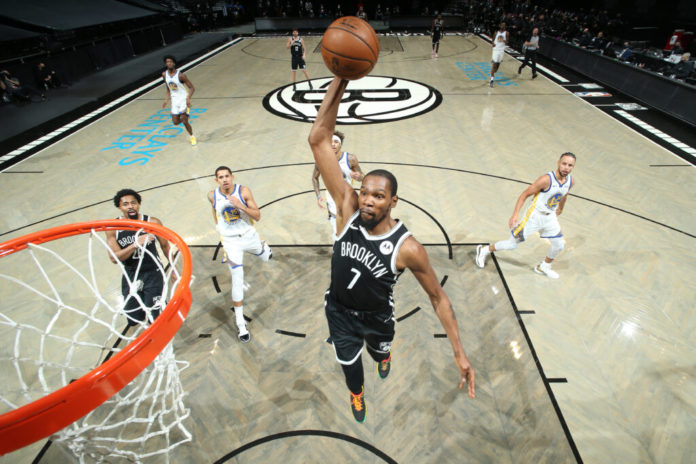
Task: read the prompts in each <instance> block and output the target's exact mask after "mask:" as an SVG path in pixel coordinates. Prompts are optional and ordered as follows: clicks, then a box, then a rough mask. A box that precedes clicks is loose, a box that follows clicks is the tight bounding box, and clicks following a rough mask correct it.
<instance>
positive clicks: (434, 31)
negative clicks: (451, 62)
mask: <svg viewBox="0 0 696 464" xmlns="http://www.w3.org/2000/svg"><path fill="white" fill-rule="evenodd" d="M444 32H445V30H444V22H443V21H442V15H441V14H438V15H437V18H435V19H433V27H432V28H431V29H430V35H431V36H432V39H433V52H432V56H433V57H434V58H437V54H438V53H439V52H440V38H441V36H442V35H443V34H444Z"/></svg>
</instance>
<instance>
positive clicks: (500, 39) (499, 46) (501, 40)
mask: <svg viewBox="0 0 696 464" xmlns="http://www.w3.org/2000/svg"><path fill="white" fill-rule="evenodd" d="M506 36H507V31H506V32H500V31H497V32H496V33H495V39H493V43H494V44H495V47H494V48H495V49H496V50H505V37H506Z"/></svg>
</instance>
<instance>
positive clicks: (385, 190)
mask: <svg viewBox="0 0 696 464" xmlns="http://www.w3.org/2000/svg"><path fill="white" fill-rule="evenodd" d="M347 83H348V81H346V80H343V79H339V78H337V77H336V78H334V80H333V82H331V85H330V86H329V87H328V89H327V91H326V95H325V96H324V100H323V102H322V104H321V107H320V109H319V112H318V114H317V118H316V120H315V121H314V125H313V126H312V130H311V132H310V134H309V144H310V146H311V148H312V152H313V154H314V160H315V162H316V165H317V168H318V169H319V172H320V173H321V176H322V178H323V179H324V184H325V185H326V188H327V190H328V191H329V193H330V194H331V196H332V197H333V199H334V201H335V202H336V227H337V229H338V231H339V234H338V237H337V239H336V241H335V242H334V245H333V256H332V257H331V284H330V286H329V290H328V291H327V292H326V296H325V301H324V305H325V313H326V319H327V321H328V325H329V333H330V339H331V342H332V344H333V347H334V351H335V353H336V360H337V361H338V362H339V363H340V364H341V367H342V368H343V372H344V374H345V378H346V384H347V386H348V389H349V390H350V400H351V408H352V411H353V416H354V417H355V419H356V420H357V421H358V422H363V421H364V420H365V389H364V386H363V385H364V372H363V364H362V358H361V354H362V351H363V346H364V344H365V343H366V344H367V352H368V353H369V354H370V356H371V357H372V359H374V360H375V361H376V362H377V372H378V375H379V377H380V378H382V379H385V378H386V377H387V376H388V375H389V371H390V369H391V344H392V340H393V339H394V324H395V320H394V301H393V288H394V285H395V284H396V281H397V279H398V277H399V276H400V275H401V273H402V272H403V271H404V270H405V269H407V268H408V269H410V270H411V272H413V274H414V276H415V277H416V279H417V280H418V282H419V283H420V285H421V287H423V290H425V292H426V293H427V295H428V297H429V298H430V302H431V303H432V305H433V308H434V309H435V313H436V314H437V317H438V318H439V320H440V323H441V324H442V327H443V328H444V329H445V332H446V333H447V337H448V338H449V341H450V344H451V345H452V350H453V351H454V359H455V362H456V365H457V367H458V369H459V388H462V387H463V386H464V383H467V384H468V393H469V396H470V397H472V398H473V397H474V390H475V389H474V368H473V367H472V366H471V364H470V363H469V360H468V359H467V356H466V354H465V353H464V348H462V344H461V342H460V340H459V327H458V325H457V320H456V317H455V314H454V309H452V305H451V303H450V300H449V298H448V297H447V295H446V294H445V292H444V290H443V289H442V287H441V286H440V283H439V281H438V280H437V277H436V276H435V271H434V270H433V268H432V266H431V265H430V262H429V260H428V254H427V253H426V251H425V248H424V247H423V246H422V245H421V244H420V243H418V241H416V239H415V238H413V237H412V236H411V233H410V232H409V231H408V230H407V229H406V226H404V224H403V223H402V222H401V221H399V220H397V219H394V218H392V217H391V210H392V208H394V207H395V206H396V203H397V201H398V197H397V196H396V193H397V181H396V178H395V177H394V176H393V175H392V174H391V173H390V172H389V171H385V170H382V169H378V170H375V171H371V172H369V173H368V174H367V175H366V176H365V177H364V178H363V181H362V185H361V187H360V193H359V194H356V193H355V191H354V190H353V189H352V188H351V187H350V186H349V185H348V184H347V183H346V181H345V180H344V179H343V174H342V172H341V168H340V166H339V164H338V160H337V159H336V155H335V153H334V150H333V148H332V146H331V137H332V134H333V132H334V128H335V125H336V115H337V113H338V106H339V103H340V100H341V97H342V95H343V93H344V91H345V88H346V85H347Z"/></svg>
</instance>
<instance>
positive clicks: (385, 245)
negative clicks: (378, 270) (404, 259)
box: [379, 242, 394, 255]
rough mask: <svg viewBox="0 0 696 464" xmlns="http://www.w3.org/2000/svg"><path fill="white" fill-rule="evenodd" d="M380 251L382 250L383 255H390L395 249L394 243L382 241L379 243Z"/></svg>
mask: <svg viewBox="0 0 696 464" xmlns="http://www.w3.org/2000/svg"><path fill="white" fill-rule="evenodd" d="M379 251H381V252H382V254H383V255H390V254H391V252H392V251H394V245H392V243H391V242H382V243H381V244H380V245H379Z"/></svg>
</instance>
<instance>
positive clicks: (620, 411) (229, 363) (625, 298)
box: [0, 35, 696, 463]
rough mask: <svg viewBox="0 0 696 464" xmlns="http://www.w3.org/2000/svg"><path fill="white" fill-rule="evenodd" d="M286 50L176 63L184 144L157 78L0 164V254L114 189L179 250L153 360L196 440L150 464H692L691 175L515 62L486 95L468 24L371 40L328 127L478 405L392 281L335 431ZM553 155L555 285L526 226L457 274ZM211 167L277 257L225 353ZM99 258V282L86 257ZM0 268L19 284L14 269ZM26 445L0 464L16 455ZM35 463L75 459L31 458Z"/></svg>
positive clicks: (256, 265) (249, 42)
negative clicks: (429, 270) (170, 319)
mask: <svg viewBox="0 0 696 464" xmlns="http://www.w3.org/2000/svg"><path fill="white" fill-rule="evenodd" d="M286 40H287V39H286V38H285V37H268V38H245V39H242V40H239V41H235V42H232V43H230V44H229V45H228V46H227V47H226V48H224V50H221V51H220V52H219V53H217V54H215V55H214V56H212V57H210V58H208V59H206V60H204V61H202V62H200V63H198V64H197V65H195V66H194V67H192V68H190V69H187V70H186V71H185V72H186V74H187V75H188V77H189V79H190V80H191V81H192V82H193V83H194V85H195V87H196V93H195V95H194V96H193V99H192V100H193V101H192V103H193V106H194V108H193V109H192V113H191V116H195V118H193V119H192V125H193V128H194V133H195V135H196V138H197V140H198V144H197V145H196V146H195V147H192V146H191V145H190V144H189V142H188V137H187V136H186V135H185V133H183V132H182V130H183V129H182V130H179V129H178V128H176V129H173V128H171V127H167V126H168V125H169V119H170V118H169V110H168V109H161V104H162V102H163V101H164V92H165V91H164V88H163V87H162V86H161V85H160V86H157V88H155V89H154V90H151V91H147V92H145V93H143V94H142V95H140V96H138V97H137V98H135V99H134V100H132V101H130V102H129V103H127V104H125V105H123V106H121V107H119V108H118V109H116V110H114V111H111V112H109V113H108V114H106V115H104V116H102V117H100V118H99V119H95V120H94V122H91V123H90V124H89V125H88V126H86V127H84V128H82V129H80V130H79V131H77V132H75V133H74V134H72V135H70V136H68V137H66V138H64V139H62V140H60V141H59V142H57V143H55V144H54V145H52V146H50V147H49V148H47V149H44V150H42V151H40V152H39V153H37V154H35V155H33V156H32V157H30V158H28V159H26V160H24V161H22V162H21V163H19V164H16V165H14V166H12V167H11V168H9V169H7V170H5V171H4V172H2V174H0V181H1V182H2V186H3V188H2V190H3V196H2V198H0V206H1V208H2V211H3V215H2V219H0V241H5V240H9V239H11V238H14V237H18V236H21V235H24V234H27V233H29V232H33V231H36V230H41V229H45V228H48V227H53V226H57V225H61V224H67V223H72V222H81V221H87V220H96V219H105V218H113V217H116V216H117V215H118V211H117V210H116V208H114V206H113V203H112V201H111V198H112V197H113V195H114V193H115V192H116V191H117V190H119V189H121V188H132V189H135V190H137V191H139V192H140V193H141V195H142V197H143V202H142V206H141V212H143V213H146V214H151V215H154V216H156V217H158V218H159V219H161V220H162V222H163V224H164V225H165V226H167V227H169V228H171V229H173V230H174V231H175V232H177V233H178V234H179V235H180V236H181V237H182V238H183V239H184V240H185V241H186V243H187V244H188V245H189V247H190V249H191V253H192V256H193V274H194V276H195V278H194V280H193V282H192V284H191V291H192V294H193V304H192V306H191V309H190V312H189V315H188V318H187V320H186V321H185V322H184V324H183V326H182V328H181V329H180V330H179V332H178V333H177V335H176V336H175V338H174V343H173V347H174V353H175V355H176V358H177V359H178V360H181V361H186V362H188V363H189V367H188V368H187V369H185V370H184V371H182V374H181V381H182V384H183V387H184V389H185V390H186V391H187V393H188V394H187V396H186V397H185V398H184V403H185V405H186V407H188V408H190V411H191V413H190V418H189V419H187V421H185V426H186V428H187V430H188V431H189V432H190V433H191V434H192V436H193V439H192V441H191V442H189V443H185V444H182V445H180V446H178V447H176V448H174V449H173V450H172V451H171V453H170V457H169V459H170V462H279V461H281V460H282V461H284V462H287V463H301V462H302V463H304V462H327V461H335V462H366V463H367V462H375V463H378V462H399V463H409V462H414V463H416V462H452V463H455V462H456V463H459V462H496V463H502V462H510V463H516V462H549V463H560V462H569V463H573V462H593V463H594V462H600V463H614V462H687V461H689V459H690V458H688V456H692V455H693V454H694V452H695V451H696V446H695V445H694V443H696V400H694V398H696V376H695V375H694V370H693V366H694V365H695V364H696V355H695V354H694V353H695V352H694V349H693V345H694V343H693V342H694V336H693V334H694V332H695V331H696V315H695V313H694V311H693V301H694V300H695V299H696V292H694V285H693V283H692V280H693V276H694V275H696V252H694V243H695V242H694V240H695V239H696V219H695V217H696V216H695V215H694V214H693V211H692V210H693V205H694V202H693V199H694V198H696V182H695V181H696V174H695V172H694V168H693V165H690V164H689V163H688V162H686V161H684V160H683V159H681V158H679V157H677V156H676V155H674V154H673V153H671V152H669V151H667V150H666V149H664V148H661V147H660V146H658V145H656V144H655V143H653V142H652V141H650V140H648V139H646V138H645V137H643V136H641V135H640V134H638V133H637V132H635V131H634V130H632V129H630V128H629V127H627V126H626V125H624V124H621V123H620V122H618V121H617V120H615V119H612V118H610V117H607V115H606V114H604V113H603V112H601V111H599V110H598V109H596V108H595V107H593V106H591V105H589V104H588V103H587V102H586V101H584V100H582V99H581V98H579V97H577V96H575V95H574V94H573V93H572V92H569V91H568V90H566V89H565V88H563V87H562V86H560V85H559V83H558V82H557V81H556V80H554V79H553V78H549V77H547V75H546V74H542V75H540V76H539V77H538V78H537V79H534V80H532V79H531V72H530V71H529V70H528V69H525V70H524V72H523V73H522V74H521V75H518V74H517V67H518V66H519V62H518V61H516V60H515V59H513V58H512V57H511V56H506V58H505V60H504V62H503V63H502V65H501V67H500V70H499V71H498V79H499V81H498V82H497V84H496V85H495V86H494V88H489V87H488V83H487V80H486V79H485V73H487V72H488V70H489V69H490V50H491V47H490V44H489V43H487V42H486V41H484V40H483V39H481V38H479V37H475V36H464V35H447V36H446V37H445V38H444V39H443V41H442V43H441V46H440V56H439V58H438V59H432V58H431V55H430V39H429V37H428V36H396V35H390V36H384V35H383V36H381V37H380V41H381V48H382V49H381V54H380V60H379V62H378V64H377V66H376V67H375V69H374V71H373V72H372V73H371V76H370V77H368V78H365V79H363V80H360V81H355V82H354V83H352V84H351V85H349V87H348V89H349V90H351V92H352V93H351V98H352V100H351V102H352V104H353V106H352V111H348V110H347V109H346V113H345V114H344V115H343V117H344V120H343V121H344V122H346V123H347V124H343V125H340V126H338V129H339V130H341V131H343V132H345V134H346V139H345V141H344V144H343V150H346V151H349V152H351V153H354V154H355V155H356V156H357V157H358V159H359V160H360V164H361V166H362V169H363V171H365V172H367V171H369V170H372V169H375V168H385V169H388V170H390V171H392V172H393V173H394V174H395V176H396V177H397V179H398V181H399V185H400V188H399V197H400V200H399V203H398V205H397V207H396V209H395V210H394V211H393V212H392V215H393V216H394V217H397V218H400V219H402V220H403V221H404V223H405V224H406V226H407V227H408V228H409V230H411V231H412V232H413V234H414V235H415V237H416V238H417V239H418V240H419V241H420V242H421V243H423V244H425V245H426V247H427V249H428V252H429V254H430V258H431V261H432V264H433V267H434V269H435V271H436V273H437V275H438V277H439V278H440V279H441V282H442V283H443V286H444V289H445V291H446V292H447V293H448V295H449V297H450V299H451V300H452V303H453V305H454V308H455V311H456V313H457V319H458V323H459V327H460V332H461V337H462V344H463V346H464V348H465V350H466V352H467V355H468V357H469V359H470V360H471V362H472V364H473V365H474V367H475V368H476V387H477V390H476V399H473V400H472V399H470V398H468V397H467V396H466V394H465V393H464V392H463V391H459V390H458V389H457V384H458V371H457V368H456V366H455V364H454V362H453V359H452V354H451V348H450V346H449V342H448V340H447V339H446V338H444V330H443V329H442V327H441V326H440V324H439V321H438V319H437V317H436V316H435V314H434V312H433V310H432V307H431V306H430V303H429V301H428V298H427V296H426V295H425V293H424V292H423V291H422V290H421V289H420V288H419V286H418V285H417V282H416V280H415V279H414V278H413V276H412V275H411V274H410V273H406V274H404V275H403V276H402V278H401V280H400V283H399V284H398V285H397V286H396V290H395V293H396V296H395V301H396V317H397V319H398V320H399V323H398V324H397V329H396V338H395V343H394V346H393V363H392V371H391V374H390V376H389V378H388V379H386V380H384V381H382V380H380V379H379V377H378V375H377V373H376V368H375V365H374V364H373V362H372V361H371V360H368V358H367V357H366V358H365V359H364V365H365V377H366V385H365V389H366V390H365V391H366V402H367V420H366V422H365V423H364V424H358V423H356V422H355V420H354V419H353V418H352V414H351V412H350V406H349V398H348V392H347V389H346V387H345V385H344V380H343V374H342V372H341V369H340V367H339V365H338V363H336V362H335V359H334V353H333V349H332V348H331V346H330V345H329V344H327V343H326V342H325V339H326V337H327V336H328V329H327V327H326V321H325V317H324V314H323V311H324V310H323V293H324V291H325V289H326V288H327V286H328V283H329V260H330V253H331V248H330V243H331V240H330V234H331V228H330V226H329V224H328V221H327V220H326V213H325V211H324V210H320V209H319V208H318V207H317V205H316V200H315V197H314V195H313V192H312V185H311V175H312V168H313V158H312V154H311V151H310V149H309V145H308V143H307V136H308V134H309V129H310V124H309V123H308V122H307V117H308V116H310V117H311V112H312V111H316V106H315V105H318V104H319V102H320V101H321V95H322V93H321V92H322V90H321V89H322V85H324V84H325V83H326V82H327V81H328V79H327V78H328V77H330V76H329V73H328V71H327V70H326V68H325V67H324V64H323V61H322V58H321V54H320V53H319V49H318V45H319V40H320V37H317V36H314V37H305V41H306V47H307V70H308V72H309V75H310V77H311V78H312V79H313V83H314V85H313V88H312V89H309V86H307V84H306V83H303V82H299V83H298V86H297V90H293V89H292V86H291V85H290V86H289V84H290V82H289V81H290V57H289V52H287V50H286V49H285V41H286ZM298 74H299V75H301V73H298ZM481 76H483V78H482V77H481ZM298 78H299V76H298ZM346 107H348V105H346ZM567 151H570V152H573V153H575V154H576V155H577V164H576V167H575V170H574V172H573V175H574V178H575V179H576V180H577V185H576V186H575V187H574V188H573V189H572V190H571V194H570V198H569V199H568V201H567V204H566V207H565V210H564V212H563V214H562V215H561V216H560V222H561V225H562V227H563V232H564V237H565V239H566V248H565V251H564V252H563V254H562V255H561V256H560V257H559V258H558V260H557V261H556V263H555V265H554V269H555V270H557V271H558V273H559V274H560V276H561V277H560V279H559V280H551V279H548V278H546V277H544V276H539V275H537V274H535V273H534V272H533V267H534V265H535V264H536V263H537V262H539V261H540V260H541V259H542V258H543V257H544V255H545V253H546V250H547V249H548V242H546V241H545V240H543V239H539V238H538V236H535V237H532V238H530V239H529V240H527V242H526V243H524V244H522V245H521V246H520V247H519V248H518V249H517V250H516V251H514V252H500V253H496V255H495V258H494V259H489V260H488V262H487V264H486V267H485V268H484V269H479V268H477V267H476V266H475V264H474V256H475V249H476V245H477V244H481V243H489V242H492V241H497V240H501V239H504V238H505V237H506V234H507V233H509V232H508V230H507V222H508V219H509V217H510V215H511V213H512V210H513V207H514V203H515V200H516V199H517V197H518V196H519V194H520V193H521V192H522V190H523V189H524V188H525V186H526V185H527V184H529V183H531V182H533V181H534V180H535V179H536V178H537V177H538V176H539V175H541V174H543V173H545V172H547V171H549V170H552V169H554V168H555V166H556V161H557V159H558V157H559V155H560V154H561V153H563V152H567ZM219 165H227V166H230V167H231V169H232V171H233V172H234V174H235V181H236V182H237V183H240V184H242V185H245V186H249V187H250V188H251V189H252V191H253V194H254V197H255V199H256V202H257V203H258V204H259V206H260V207H261V215H262V217H261V220H260V221H259V222H258V223H257V224H256V227H257V230H258V231H259V234H260V235H261V238H262V239H265V240H267V241H268V242H269V243H270V244H271V246H272V247H273V260H271V261H270V262H268V263H262V262H261V261H254V260H253V259H252V258H253V257H248V258H247V263H245V264H246V265H245V268H246V273H245V280H246V281H247V283H248V284H249V289H248V290H247V292H246V294H245V302H244V303H245V304H244V307H245V314H246V315H247V316H248V318H249V319H250V321H249V323H248V324H249V330H250V332H251V334H252V340H251V342H250V343H249V344H241V343H240V342H239V341H238V340H237V333H236V326H235V323H234V316H233V312H232V311H231V309H230V308H231V306H232V302H231V296H230V277H229V273H228V270H227V268H226V266H225V265H223V264H220V259H221V253H220V250H219V249H218V246H217V245H218V237H217V234H216V232H215V228H214V224H213V220H212V217H211V210H210V204H209V202H208V200H207V198H206V195H207V192H208V191H209V190H212V189H213V188H214V187H215V185H216V184H215V182H214V178H213V172H214V170H215V168H216V167H218V166H219ZM322 187H323V184H322ZM68 252H71V251H70V250H68ZM3 261H5V259H4V258H3V260H0V269H2V270H1V271H0V272H2V273H7V272H8V270H7V269H5V267H4V263H3ZM95 261H96V262H98V268H99V271H100V272H101V273H103V275H104V276H106V278H108V277H109V275H111V274H112V277H113V280H114V281H115V282H116V283H118V280H119V278H120V277H119V275H118V270H117V269H116V267H115V266H113V265H111V263H110V262H109V260H108V257H107V256H106V254H105V253H104V254H103V260H102V261H103V262H100V258H99V256H97V257H96V258H95ZM12 272H13V273H14V274H15V275H17V274H19V275H20V276H21V275H22V273H23V272H24V273H26V274H31V273H33V272H34V270H33V268H32V267H31V266H29V264H27V265H26V268H25V267H24V264H23V263H22V262H17V260H14V261H12ZM110 273H111V274H110ZM24 277H27V276H26V275H25V276H24ZM69 284H70V282H66V285H69ZM8 297H9V295H2V296H1V298H2V299H3V300H4V299H5V298H8ZM7 349H9V348H7ZM1 412H6V411H1ZM43 445H44V441H41V442H37V443H36V444H34V445H31V446H28V447H26V448H24V449H21V450H18V451H16V452H13V453H11V454H8V455H6V456H4V457H2V458H0V462H30V461H31V460H32V459H34V457H35V456H36V455H37V454H38V452H39V450H40V449H41V447H42V446H43ZM41 462H51V463H54V462H66V463H68V462H75V460H74V458H72V457H71V456H70V455H69V454H68V453H66V452H65V451H64V450H63V449H61V448H60V447H59V446H51V447H50V448H49V449H48V451H47V452H46V454H45V455H44V456H43V458H42V460H41ZM153 462H164V458H162V457H159V458H156V459H155V460H153Z"/></svg>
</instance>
